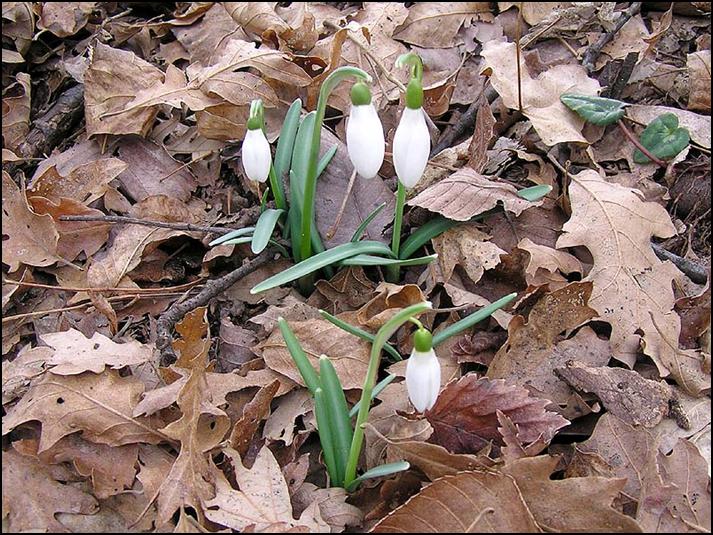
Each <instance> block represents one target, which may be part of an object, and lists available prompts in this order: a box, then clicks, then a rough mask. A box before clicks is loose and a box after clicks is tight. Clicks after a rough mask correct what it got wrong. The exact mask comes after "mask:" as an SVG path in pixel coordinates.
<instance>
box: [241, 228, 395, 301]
mask: <svg viewBox="0 0 713 535" xmlns="http://www.w3.org/2000/svg"><path fill="white" fill-rule="evenodd" d="M369 253H376V254H384V255H391V249H389V248H388V247H387V246H386V245H384V244H383V243H381V242H376V241H361V242H357V243H351V242H349V243H343V244H341V245H337V246H336V247H333V248H332V249H329V250H327V251H324V252H322V253H319V254H316V255H314V256H312V257H310V258H308V259H307V260H303V261H302V262H300V263H299V264H296V265H294V266H292V267H290V268H287V269H286V270H284V271H282V272H280V273H278V274H276V275H273V276H272V277H269V278H267V279H265V280H264V281H262V282H261V283H259V284H256V285H255V286H254V287H253V288H252V289H251V290H250V293H251V294H257V293H260V292H264V291H265V290H269V289H271V288H275V287H277V286H281V285H282V284H287V283H288V282H292V281H294V280H297V279H299V278H300V277H304V276H305V275H309V274H310V273H314V272H315V271H317V270H319V269H322V268H323V267H325V266H329V265H331V264H334V263H336V262H340V261H341V260H344V259H345V258H349V257H350V256H356V255H358V254H369Z"/></svg>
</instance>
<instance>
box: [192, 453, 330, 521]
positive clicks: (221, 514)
mask: <svg viewBox="0 0 713 535" xmlns="http://www.w3.org/2000/svg"><path fill="white" fill-rule="evenodd" d="M223 453H224V454H225V456H226V457H228V458H229V459H230V462H231V464H232V466H233V469H234V470H235V480H236V481H237V483H238V487H239V489H240V490H235V489H233V488H232V487H231V486H230V483H228V481H227V480H226V479H225V477H223V476H222V475H219V476H218V478H217V479H216V495H215V498H213V499H210V500H208V499H207V500H204V502H203V507H204V509H205V514H206V517H207V518H208V519H209V520H210V521H212V522H215V523H217V524H221V525H223V526H226V527H229V528H231V529H234V530H238V531H244V530H245V528H248V527H252V529H253V530H254V531H256V532H259V531H268V532H269V531H272V529H274V528H276V527H277V525H281V526H280V528H279V529H276V530H275V531H279V532H283V531H286V530H287V529H290V528H293V527H305V528H307V529H308V530H309V531H316V532H319V531H324V530H325V529H326V530H327V531H329V526H328V525H327V524H326V523H325V522H324V520H323V519H322V517H321V516H320V514H319V509H318V508H308V509H306V510H305V511H304V512H303V513H302V516H300V518H299V520H295V519H294V518H293V517H292V504H291V503H290V494H289V491H288V489H287V483H286V482H285V478H284V477H283V475H282V471H281V470H280V465H279V464H277V461H276V460H275V457H274V456H273V454H272V452H271V451H270V450H269V448H267V447H266V446H263V448H262V449H261V450H260V452H259V453H258V454H257V458H256V459H255V463H254V464H253V466H252V468H250V469H249V470H248V469H247V468H245V467H244V466H243V464H242V462H241V461H240V456H239V455H238V453H237V452H236V451H235V450H232V449H230V448H224V449H223ZM269 528H272V529H269Z"/></svg>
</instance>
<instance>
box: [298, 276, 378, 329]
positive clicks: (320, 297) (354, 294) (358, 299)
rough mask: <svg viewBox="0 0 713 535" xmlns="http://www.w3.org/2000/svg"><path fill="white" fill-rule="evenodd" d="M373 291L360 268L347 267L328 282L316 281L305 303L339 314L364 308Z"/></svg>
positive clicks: (372, 286) (373, 288) (369, 281)
mask: <svg viewBox="0 0 713 535" xmlns="http://www.w3.org/2000/svg"><path fill="white" fill-rule="evenodd" d="M375 289H376V286H375V284H374V283H373V282H372V281H371V279H369V278H368V277H367V276H366V275H365V273H364V269H363V268H362V267H361V266H347V267H346V268H344V269H341V270H339V272H338V273H337V274H336V275H335V276H334V277H332V278H331V279H330V280H328V281H326V280H319V281H317V282H316V283H315V291H314V293H312V295H310V296H309V299H308V300H307V303H308V304H309V305H311V306H313V307H315V308H317V309H322V310H326V311H327V312H329V313H330V314H339V313H340V312H345V311H348V310H356V309H358V308H360V307H362V306H364V305H365V304H366V303H367V302H368V301H369V296H370V295H372V294H373V293H374V290H375ZM290 319H297V318H290Z"/></svg>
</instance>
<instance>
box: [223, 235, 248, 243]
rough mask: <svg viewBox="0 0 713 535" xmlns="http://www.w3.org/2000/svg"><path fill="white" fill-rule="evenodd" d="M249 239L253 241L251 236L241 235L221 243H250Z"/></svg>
mask: <svg viewBox="0 0 713 535" xmlns="http://www.w3.org/2000/svg"><path fill="white" fill-rule="evenodd" d="M251 241H253V237H252V236H241V237H240V238H233V239H232V240H228V241H226V242H223V245H240V244H241V243H250V242H251Z"/></svg>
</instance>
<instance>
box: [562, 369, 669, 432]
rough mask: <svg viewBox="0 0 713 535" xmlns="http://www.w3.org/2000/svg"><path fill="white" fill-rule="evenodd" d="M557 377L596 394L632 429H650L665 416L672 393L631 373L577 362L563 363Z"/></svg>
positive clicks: (667, 386)
mask: <svg viewBox="0 0 713 535" xmlns="http://www.w3.org/2000/svg"><path fill="white" fill-rule="evenodd" d="M556 373H557V375H559V376H560V377H562V378H563V379H564V380H565V381H567V382H568V383H569V384H570V385H572V386H573V387H574V388H575V389H577V390H579V391H582V392H592V393H593V394H596V396H597V397H598V398H599V399H600V400H601V402H602V404H603V405H604V407H605V408H606V409H607V410H608V411H609V412H610V413H612V414H613V415H615V416H617V417H619V418H621V419H622V420H624V421H625V422H627V423H630V424H632V425H643V426H644V427H647V428H651V427H654V426H655V425H656V424H658V423H659V422H660V421H661V420H662V419H663V418H664V417H665V416H666V415H667V414H668V405H669V401H670V400H671V397H672V391H671V387H670V386H669V385H668V384H667V383H666V382H664V381H652V380H650V379H645V378H644V377H642V376H641V374H640V373H638V372H636V371H632V370H625V369H623V368H610V367H608V366H600V367H597V368H592V367H590V366H585V365H583V364H581V363H579V362H576V361H568V362H566V363H565V367H564V368H557V369H556Z"/></svg>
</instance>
